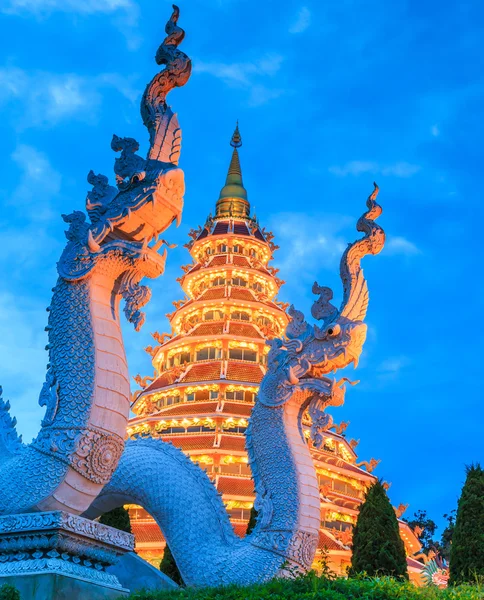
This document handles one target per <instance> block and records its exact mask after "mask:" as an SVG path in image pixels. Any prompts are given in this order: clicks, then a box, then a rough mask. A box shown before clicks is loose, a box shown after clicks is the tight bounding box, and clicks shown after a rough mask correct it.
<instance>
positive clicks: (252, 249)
mask: <svg viewBox="0 0 484 600" xmlns="http://www.w3.org/2000/svg"><path fill="white" fill-rule="evenodd" d="M249 255H250V256H252V258H257V252H256V251H255V250H254V248H251V249H250V250H249Z"/></svg>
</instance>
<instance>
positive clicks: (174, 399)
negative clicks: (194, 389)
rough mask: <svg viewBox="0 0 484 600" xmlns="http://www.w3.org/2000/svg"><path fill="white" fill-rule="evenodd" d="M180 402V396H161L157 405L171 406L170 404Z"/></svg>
mask: <svg viewBox="0 0 484 600" xmlns="http://www.w3.org/2000/svg"><path fill="white" fill-rule="evenodd" d="M178 402H180V396H165V397H164V398H161V400H160V401H159V403H158V406H159V407H160V408H161V407H162V406H171V405H172V404H178Z"/></svg>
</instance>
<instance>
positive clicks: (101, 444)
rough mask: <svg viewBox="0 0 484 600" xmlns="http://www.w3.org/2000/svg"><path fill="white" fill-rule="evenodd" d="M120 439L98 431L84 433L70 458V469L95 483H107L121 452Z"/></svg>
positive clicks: (122, 443) (121, 443) (122, 446)
mask: <svg viewBox="0 0 484 600" xmlns="http://www.w3.org/2000/svg"><path fill="white" fill-rule="evenodd" d="M123 448H124V441H123V440H122V438H119V437H116V436H113V435H106V434H104V433H101V432H99V431H92V430H89V431H86V432H85V433H84V434H83V435H82V436H81V438H80V439H79V440H78V442H77V446H76V450H75V452H74V453H73V454H72V456H71V467H72V468H73V469H74V470H76V471H77V472H78V473H80V474H81V475H84V477H85V478H86V479H89V480H90V481H94V482H95V483H102V484H104V483H107V482H108V481H109V480H110V479H111V476H112V474H113V472H114V469H115V468H116V466H117V464H118V461H119V458H120V456H121V454H122V452H123Z"/></svg>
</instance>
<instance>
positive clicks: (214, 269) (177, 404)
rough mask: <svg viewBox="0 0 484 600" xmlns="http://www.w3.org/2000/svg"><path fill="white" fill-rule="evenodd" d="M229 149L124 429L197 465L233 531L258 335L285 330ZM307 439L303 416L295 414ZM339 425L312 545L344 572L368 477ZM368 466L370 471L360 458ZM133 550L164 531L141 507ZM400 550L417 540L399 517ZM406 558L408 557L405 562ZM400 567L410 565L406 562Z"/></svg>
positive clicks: (149, 545) (325, 450)
mask: <svg viewBox="0 0 484 600" xmlns="http://www.w3.org/2000/svg"><path fill="white" fill-rule="evenodd" d="M231 145H232V146H233V153H232V158H231V161H230V166H229V170H228V174H227V179H226V184H225V186H224V187H223V188H222V190H221V192H220V196H219V199H218V201H217V203H216V211H215V216H214V217H212V216H210V217H209V218H208V219H207V221H206V223H205V225H204V226H203V227H199V228H198V230H196V231H194V230H192V231H191V232H190V234H189V235H190V237H191V241H190V242H189V243H188V244H187V245H186V246H187V248H188V250H189V252H190V255H191V258H192V262H191V263H190V264H188V265H186V266H184V267H182V269H183V271H184V274H183V276H182V277H180V279H179V282H180V284H181V287H182V289H183V291H184V293H185V298H184V299H183V300H180V301H176V302H174V303H173V304H174V305H175V311H174V312H173V313H171V314H169V315H167V316H168V318H169V321H170V325H171V330H172V331H171V332H170V333H168V334H166V333H165V334H163V335H160V334H158V333H156V334H153V337H154V338H155V340H156V342H157V344H158V345H156V346H155V347H149V348H148V349H147V351H148V352H149V353H150V354H151V356H152V359H153V366H154V369H155V377H154V378H146V377H145V378H143V379H142V378H140V377H138V378H137V381H138V383H139V384H140V386H141V387H142V388H143V389H142V390H141V392H140V393H139V394H138V396H137V398H136V400H135V402H134V404H133V407H132V408H133V411H134V413H135V417H134V418H133V419H131V421H130V424H129V429H128V434H129V435H131V436H133V435H141V436H142V435H148V434H149V435H152V436H159V437H160V438H161V439H163V440H164V441H167V442H171V443H173V444H174V445H175V446H178V447H179V448H181V449H182V450H183V451H184V452H185V453H187V454H188V455H189V456H190V457H191V459H192V460H193V461H194V462H197V463H198V464H200V466H201V467H202V468H204V469H205V470H206V471H207V473H208V475H209V476H210V478H211V479H212V481H213V482H214V485H215V486H216V488H217V490H218V491H219V492H220V493H221V494H222V497H223V500H224V503H225V505H226V507H227V510H228V512H229V514H230V518H231V522H232V525H233V527H234V530H235V532H236V533H237V534H238V535H240V536H243V535H244V534H245V531H246V529H247V524H248V521H249V516H250V510H251V507H252V505H253V501H254V486H253V483H252V479H251V472H250V469H249V466H248V464H247V463H248V459H247V453H246V451H245V435H244V434H245V430H246V427H247V423H248V419H249V417H250V413H251V409H252V406H253V404H254V401H255V396H256V394H257V390H258V385H259V383H260V381H261V379H262V377H263V376H264V373H265V370H266V358H267V353H268V350H269V348H268V346H266V345H265V340H266V339H270V338H272V337H279V336H281V335H283V333H284V330H285V327H286V325H287V323H288V317H287V315H286V312H285V311H286V308H287V305H284V304H283V303H281V302H279V301H278V300H277V294H278V292H279V289H280V287H281V285H282V284H283V283H284V282H283V281H282V280H281V279H279V278H278V277H277V273H278V270H277V269H275V268H273V267H272V266H270V265H269V262H270V261H271V260H272V258H273V252H274V251H275V250H276V249H277V246H275V244H274V243H273V241H272V239H273V235H272V234H271V233H270V232H267V231H265V229H263V228H262V229H261V228H260V226H259V223H258V221H257V219H256V218H255V217H253V216H251V215H250V205H249V202H248V200H247V192H246V190H245V188H244V186H243V181H242V172H241V167H240V161H239V155H238V148H239V146H240V145H241V138H240V134H239V131H238V128H237V129H236V130H235V133H234V135H233V137H232V140H231ZM304 426H305V428H306V433H307V437H308V443H309V444H311V442H310V440H309V427H310V421H309V419H308V420H306V421H304ZM344 429H345V424H342V425H340V426H336V427H333V429H332V430H329V431H327V432H326V434H325V441H324V445H323V446H322V447H321V449H319V450H317V449H315V448H313V450H312V453H313V458H314V462H315V466H316V470H317V473H318V477H319V483H320V494H321V531H320V549H319V551H318V555H317V557H316V561H318V560H319V559H320V558H321V552H322V551H323V548H325V549H326V550H327V551H328V552H329V555H328V558H329V563H330V566H331V568H333V569H334V570H335V571H336V572H337V573H341V574H343V573H344V572H345V570H346V567H347V566H348V565H349V563H350V557H351V550H350V544H351V531H352V527H353V525H354V523H355V522H356V517H357V511H358V506H359V504H360V503H361V502H362V500H363V497H364V493H365V490H366V488H367V486H368V485H370V484H371V483H372V482H373V481H374V479H375V478H374V476H373V475H372V474H371V473H370V472H369V471H371V470H372V467H373V465H374V462H373V461H371V462H370V463H362V464H361V465H360V466H357V455H356V452H355V448H356V445H357V442H356V441H355V440H350V441H348V440H347V439H346V437H345V435H344ZM364 465H365V466H366V467H367V469H368V470H365V469H363V468H361V467H362V466H364ZM130 515H131V523H132V527H133V533H135V536H136V551H137V552H138V553H139V554H141V555H142V556H143V557H144V558H146V559H147V560H149V561H151V562H152V563H153V564H156V565H158V564H159V561H160V560H161V558H162V555H163V551H164V546H165V543H164V540H163V537H162V535H161V532H160V530H159V529H158V527H157V525H156V523H155V522H154V521H153V520H152V519H151V517H150V516H149V515H148V514H146V513H145V511H143V510H142V509H140V508H139V507H135V506H131V507H130ZM401 533H402V537H403V539H404V542H405V545H406V548H407V551H408V553H409V554H413V553H414V552H416V551H417V550H418V549H419V548H420V544H419V542H418V540H417V538H416V537H415V535H414V534H413V532H412V531H411V530H410V529H409V527H408V526H407V525H406V524H405V523H403V522H401ZM410 562H411V561H410ZM409 566H410V570H412V566H411V564H410V565H409Z"/></svg>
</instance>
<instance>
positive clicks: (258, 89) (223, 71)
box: [194, 54, 284, 106]
mask: <svg viewBox="0 0 484 600" xmlns="http://www.w3.org/2000/svg"><path fill="white" fill-rule="evenodd" d="M283 60H284V58H283V57H282V56H280V55H279V54H267V55H266V56H264V57H263V58H260V59H259V60H256V61H252V62H238V63H222V62H204V61H196V62H195V63H194V71H195V72H196V73H207V74H209V75H212V76H213V77H216V78H217V79H221V80H222V81H223V82H224V83H226V84H227V85H229V86H231V87H238V88H243V89H246V90H248V91H249V104H251V105H252V106H258V105H261V104H265V103H267V102H269V101H270V100H272V99H274V98H277V97H278V96H280V95H281V94H283V93H284V90H282V89H275V88H271V87H268V86H267V85H266V84H264V83H262V82H263V81H266V80H267V79H268V78H272V77H274V76H275V75H276V74H277V73H278V72H279V70H280V68H281V65H282V62H283Z"/></svg>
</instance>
